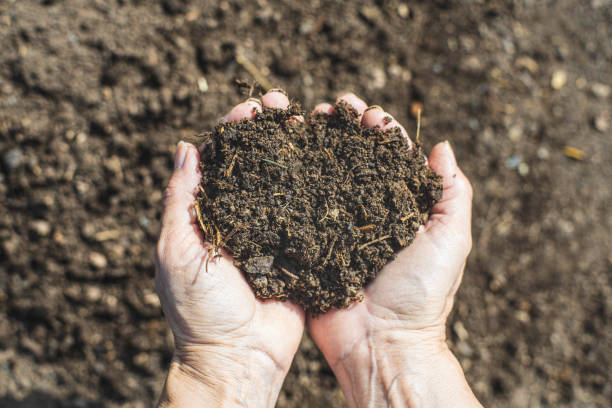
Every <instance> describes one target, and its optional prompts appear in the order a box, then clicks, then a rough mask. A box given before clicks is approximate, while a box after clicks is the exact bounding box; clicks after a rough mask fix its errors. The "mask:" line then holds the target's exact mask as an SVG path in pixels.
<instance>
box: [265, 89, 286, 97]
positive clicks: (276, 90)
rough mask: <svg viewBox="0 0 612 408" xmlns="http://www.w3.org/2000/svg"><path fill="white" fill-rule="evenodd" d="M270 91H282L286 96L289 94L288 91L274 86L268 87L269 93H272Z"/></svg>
mask: <svg viewBox="0 0 612 408" xmlns="http://www.w3.org/2000/svg"><path fill="white" fill-rule="evenodd" d="M270 92H280V93H282V94H283V95H285V96H289V94H288V93H287V91H285V90H284V89H280V88H272V89H268V92H267V93H270Z"/></svg>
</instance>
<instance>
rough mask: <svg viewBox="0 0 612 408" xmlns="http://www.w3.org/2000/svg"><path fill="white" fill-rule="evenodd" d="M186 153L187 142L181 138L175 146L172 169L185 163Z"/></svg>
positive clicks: (178, 167)
mask: <svg viewBox="0 0 612 408" xmlns="http://www.w3.org/2000/svg"><path fill="white" fill-rule="evenodd" d="M186 155H187V143H185V142H183V141H182V140H181V141H180V142H179V143H178V145H177V146H176V153H175V155H174V169H175V170H177V169H180V168H181V167H183V164H185V156H186Z"/></svg>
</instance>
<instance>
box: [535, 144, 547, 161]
mask: <svg viewBox="0 0 612 408" xmlns="http://www.w3.org/2000/svg"><path fill="white" fill-rule="evenodd" d="M536 155H537V156H538V159H540V160H548V158H549V157H550V152H549V151H548V149H547V148H545V147H544V146H540V147H539V148H538V151H537V152H536Z"/></svg>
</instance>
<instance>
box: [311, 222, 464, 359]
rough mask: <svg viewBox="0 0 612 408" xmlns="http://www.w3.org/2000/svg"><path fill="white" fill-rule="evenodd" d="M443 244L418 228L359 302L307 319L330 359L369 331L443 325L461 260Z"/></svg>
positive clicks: (344, 352)
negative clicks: (411, 239) (406, 245)
mask: <svg viewBox="0 0 612 408" xmlns="http://www.w3.org/2000/svg"><path fill="white" fill-rule="evenodd" d="M441 244H442V246H444V245H443V243H441V242H434V241H433V240H432V236H431V233H429V231H424V232H421V233H419V234H418V235H417V237H416V239H415V240H414V242H413V244H412V245H411V246H409V247H407V248H404V249H403V250H402V251H401V252H400V253H399V254H398V256H397V258H396V259H394V260H393V261H391V262H390V263H388V264H387V265H386V266H385V267H384V268H383V269H382V271H381V272H380V273H379V275H378V276H377V278H376V279H375V280H374V281H373V282H372V283H371V284H370V285H369V286H367V287H366V289H365V290H364V292H363V295H364V299H363V302H361V303H358V304H355V305H353V306H352V307H351V308H349V309H347V310H334V311H331V312H329V313H327V314H326V315H323V316H321V317H319V318H315V319H311V320H310V321H309V329H310V331H311V333H312V335H313V337H314V338H315V341H316V342H317V344H318V345H319V347H320V348H321V349H322V351H323V352H324V353H325V355H326V356H327V357H328V359H329V360H330V364H332V365H333V364H334V363H335V360H337V359H339V358H341V357H342V356H344V355H347V354H348V353H349V352H350V351H351V348H352V347H353V345H355V344H356V343H357V342H359V341H361V340H363V339H365V338H366V337H367V336H368V335H369V334H371V333H377V332H385V331H392V330H394V329H401V330H403V331H414V332H417V331H421V332H427V331H430V332H432V333H437V332H439V331H441V330H444V322H445V320H446V317H447V315H448V313H449V312H450V309H451V307H452V296H451V295H452V294H454V292H455V291H456V289H457V286H458V284H459V281H460V278H461V274H460V273H459V274H458V273H457V270H460V268H461V265H462V262H463V259H461V257H460V256H456V257H453V256H450V257H449V256H448V255H449V253H448V251H447V250H446V249H442V248H441V247H440V245H441ZM458 255H459V254H458ZM458 267H459V268H458Z"/></svg>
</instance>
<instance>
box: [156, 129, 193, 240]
mask: <svg viewBox="0 0 612 408" xmlns="http://www.w3.org/2000/svg"><path fill="white" fill-rule="evenodd" d="M199 161H200V154H199V153H198V149H196V148H195V146H193V145H192V144H189V143H185V142H182V141H181V142H179V144H178V146H177V148H176V153H175V156H174V173H173V174H172V177H171V178H170V181H169V182H168V187H166V190H165V191H164V212H163V214H162V235H163V233H164V231H167V230H170V229H171V230H177V229H182V228H185V231H188V230H189V231H191V230H192V229H193V228H192V224H193V221H194V208H193V203H194V201H195V199H196V196H197V192H198V185H199V184H200V180H201V174H200V169H199V166H198V163H199Z"/></svg>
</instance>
